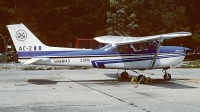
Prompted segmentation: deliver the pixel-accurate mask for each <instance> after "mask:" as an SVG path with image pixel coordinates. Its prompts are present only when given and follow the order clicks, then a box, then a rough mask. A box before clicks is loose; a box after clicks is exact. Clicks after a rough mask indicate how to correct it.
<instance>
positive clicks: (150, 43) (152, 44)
mask: <svg viewBox="0 0 200 112" xmlns="http://www.w3.org/2000/svg"><path fill="white" fill-rule="evenodd" d="M149 47H150V49H151V50H156V49H157V47H158V43H157V42H156V41H151V42H149Z"/></svg>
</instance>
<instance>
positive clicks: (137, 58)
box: [130, 42, 151, 69]
mask: <svg viewBox="0 0 200 112" xmlns="http://www.w3.org/2000/svg"><path fill="white" fill-rule="evenodd" d="M130 59H131V63H130V64H131V67H132V68H133V69H134V68H135V69H146V68H148V67H149V64H150V59H151V54H150V53H149V49H148V46H147V42H143V43H133V44H130Z"/></svg>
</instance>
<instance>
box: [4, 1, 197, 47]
mask: <svg viewBox="0 0 200 112" xmlns="http://www.w3.org/2000/svg"><path fill="white" fill-rule="evenodd" d="M199 12H200V8H199V5H198V1H197V0H190V1H182V0H90V1H88V0H43V1H41V0H31V1H27V0H1V1H0V14H1V21H0V34H2V35H3V36H7V37H9V36H10V35H9V33H8V30H7V29H6V25H8V24H16V23H24V24H25V25H26V26H27V27H28V28H29V29H30V30H31V31H32V32H33V33H34V34H35V35H36V36H37V37H39V39H40V40H41V41H43V42H44V43H45V44H47V45H51V46H64V47H67V46H68V47H69V46H72V47H74V43H75V38H94V37H96V36H101V35H107V34H108V33H107V31H109V29H111V30H110V31H111V33H109V34H112V35H116V34H114V33H113V31H115V30H117V31H118V32H120V33H122V32H121V31H124V32H126V33H127V34H128V35H130V36H147V35H155V34H161V33H169V32H175V31H190V32H192V33H194V35H193V36H192V38H178V39H174V40H175V41H174V40H166V41H164V45H182V46H186V47H189V48H194V46H200V41H199V28H200V27H199V26H200V25H199V24H200V22H199V19H200V16H197V15H198V13H199ZM109 15H112V16H115V17H112V16H110V17H109ZM116 17H117V18H116ZM7 39H8V38H7ZM2 42H3V41H2V40H1V39H0V48H2V47H3V43H2ZM191 42H192V44H191ZM2 49H4V48H2Z"/></svg>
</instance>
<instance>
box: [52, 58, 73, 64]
mask: <svg viewBox="0 0 200 112" xmlns="http://www.w3.org/2000/svg"><path fill="white" fill-rule="evenodd" d="M69 62H70V60H69V59H64V60H54V63H69Z"/></svg>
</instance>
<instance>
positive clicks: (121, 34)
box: [115, 30, 123, 36]
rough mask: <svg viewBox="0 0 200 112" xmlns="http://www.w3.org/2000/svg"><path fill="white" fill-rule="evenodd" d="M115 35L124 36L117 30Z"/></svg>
mask: <svg viewBox="0 0 200 112" xmlns="http://www.w3.org/2000/svg"><path fill="white" fill-rule="evenodd" d="M115 33H117V34H118V35H120V36H123V35H122V34H120V33H119V32H118V31H116V30H115Z"/></svg>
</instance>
